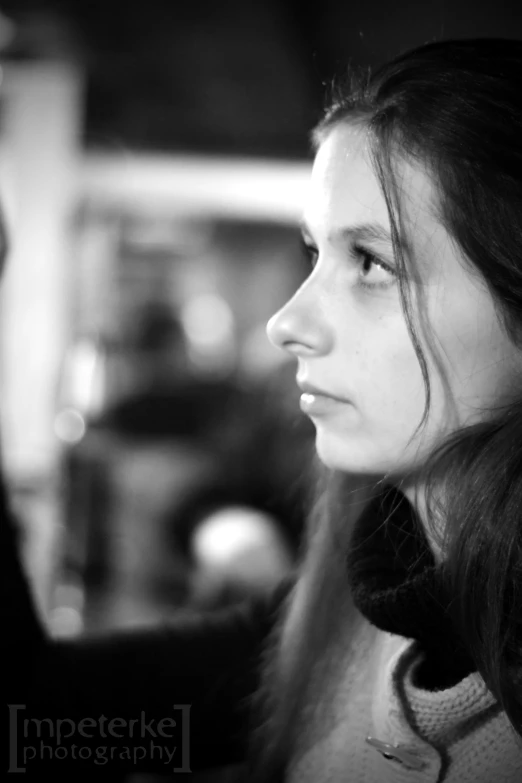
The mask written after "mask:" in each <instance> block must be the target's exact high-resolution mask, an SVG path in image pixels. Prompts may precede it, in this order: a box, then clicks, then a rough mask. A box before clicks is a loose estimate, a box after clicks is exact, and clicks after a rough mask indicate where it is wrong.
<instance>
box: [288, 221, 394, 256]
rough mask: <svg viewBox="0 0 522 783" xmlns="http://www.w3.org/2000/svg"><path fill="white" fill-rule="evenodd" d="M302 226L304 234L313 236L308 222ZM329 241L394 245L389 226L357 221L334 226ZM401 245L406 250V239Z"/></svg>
mask: <svg viewBox="0 0 522 783" xmlns="http://www.w3.org/2000/svg"><path fill="white" fill-rule="evenodd" d="M299 225H300V228H301V232H302V233H303V235H305V236H308V237H312V236H313V232H312V231H310V228H309V227H308V224H307V222H306V221H305V220H301V221H300V224H299ZM327 238H328V241H329V242H330V243H332V244H338V243H342V242H347V241H350V242H357V241H362V242H364V241H367V242H368V241H374V242H376V241H377V242H385V243H387V244H389V245H390V246H392V247H393V239H392V236H391V234H390V232H389V231H388V229H387V228H385V227H384V226H382V225H381V224H380V223H355V224H354V225H353V226H342V227H339V228H334V229H332V230H331V231H329V232H328V235H327ZM400 245H401V247H402V249H403V250H406V249H407V248H406V244H405V242H404V240H401V241H400Z"/></svg>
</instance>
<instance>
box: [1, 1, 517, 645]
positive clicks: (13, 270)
mask: <svg viewBox="0 0 522 783" xmlns="http://www.w3.org/2000/svg"><path fill="white" fill-rule="evenodd" d="M476 36H507V37H509V36H511V37H521V36H522V4H521V3H520V2H519V0H516V1H513V2H504V3H503V4H502V5H501V6H499V4H498V3H495V2H493V0H452V1H451V2H445V0H437V1H435V0H433V1H431V2H422V1H421V2H419V0H415V1H414V0H401V1H399V2H393V0H392V1H391V2H390V0H387V2H384V0H370V2H365V3H362V2H358V1H357V2H338V1H335V2H334V0H323V2H322V3H320V4H306V3H303V2H297V0H242V2H239V0H224V2H221V3H211V2H205V1H204V0H193V1H192V2H191V3H179V2H175V0H148V2H147V3H141V2H136V0H104V2H101V1H99V0H98V1H95V0H74V2H73V1H71V2H66V0H46V1H45V2H44V0H11V2H3V3H0V63H1V84H0V193H1V196H2V200H3V205H4V212H5V220H6V224H7V226H8V230H9V235H10V251H9V258H8V264H7V270H6V273H5V276H4V281H3V285H2V289H1V294H0V298H1V303H0V331H1V342H0V385H1V389H0V393H1V397H0V399H1V406H0V407H1V411H0V415H1V426H2V449H3V460H4V465H5V471H6V481H7V484H8V487H9V490H10V492H11V497H12V499H13V504H14V505H15V507H16V511H17V513H18V518H19V520H20V524H21V526H22V527H23V534H24V535H23V542H24V558H25V562H26V564H27V569H28V572H29V573H30V575H31V580H32V584H33V587H34V591H35V596H36V599H37V602H38V606H39V608H40V610H41V612H42V616H43V617H44V618H45V620H46V622H47V623H48V625H49V628H50V629H51V631H52V632H53V633H54V634H56V635H64V634H66V635H70V634H75V633H78V632H79V631H82V630H83V629H87V630H89V629H99V628H102V627H107V626H110V627H113V626H114V625H129V624H136V623H140V624H141V623H148V622H157V621H158V619H160V620H161V619H165V618H166V617H168V616H170V615H171V614H172V612H173V611H175V610H176V609H177V608H179V607H180V606H191V605H195V606H210V607H212V606H218V605H222V604H223V603H226V602H229V601H235V600H239V599H241V598H242V597H243V596H245V595H247V594H249V593H253V592H254V593H256V592H263V591H266V590H268V589H270V587H271V586H273V585H274V584H275V583H277V582H278V581H279V580H280V579H281V578H282V577H284V575H285V574H288V573H289V572H291V570H292V568H293V566H294V564H295V560H296V555H297V553H298V549H299V544H300V540H301V533H302V528H303V520H304V515H305V508H306V506H307V501H308V491H309V487H310V486H311V481H310V475H311V472H312V461H313V431H312V427H311V425H310V423H309V422H308V420H306V419H304V417H303V416H301V414H300V413H299V411H298V407H297V399H298V395H297V391H296V388H295V383H294V367H293V365H292V364H291V363H288V362H287V361H286V360H285V358H284V356H282V355H280V354H279V352H277V351H276V350H275V349H274V348H272V347H271V346H270V345H269V343H268V341H267V338H266V336H265V324H266V321H267V320H268V318H269V317H270V315H271V314H272V313H273V312H274V311H275V310H276V309H277V308H278V307H279V306H280V305H281V304H282V303H283V302H284V301H285V300H286V299H287V298H288V296H289V295H290V294H291V293H292V292H293V290H294V289H295V288H296V287H297V286H298V285H299V283H300V282H301V281H302V280H303V278H304V276H305V275H306V273H307V268H306V263H305V260H304V259H303V258H302V255H301V252H300V249H299V242H298V231H297V228H296V224H297V221H298V219H299V216H300V213H301V208H302V204H303V198H304V194H305V192H306V187H307V182H308V177H309V173H310V165H311V161H310V154H309V143H308V138H309V131H310V129H311V127H312V126H313V125H314V123H315V122H316V121H317V120H318V118H319V117H320V114H321V109H322V106H323V102H324V96H325V92H326V91H327V87H328V85H329V83H330V81H331V79H332V77H333V76H334V75H335V74H341V75H342V73H343V70H344V68H345V67H346V64H347V63H348V62H352V63H355V64H359V65H375V64H377V63H379V62H381V61H383V60H385V59H387V58H389V57H391V56H393V55H394V54H396V53H397V52H399V51H401V50H403V49H405V48H409V47H411V46H414V45H418V44H421V43H424V42H427V41H429V40H434V39H441V38H453V37H476Z"/></svg>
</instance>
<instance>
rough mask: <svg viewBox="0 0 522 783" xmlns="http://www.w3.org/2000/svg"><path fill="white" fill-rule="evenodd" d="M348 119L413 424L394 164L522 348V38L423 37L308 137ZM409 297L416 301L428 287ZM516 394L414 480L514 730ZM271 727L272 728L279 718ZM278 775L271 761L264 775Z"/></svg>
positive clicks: (408, 303)
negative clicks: (414, 182) (398, 332)
mask: <svg viewBox="0 0 522 783" xmlns="http://www.w3.org/2000/svg"><path fill="white" fill-rule="evenodd" d="M345 122H346V123H354V122H360V123H362V124H364V126H365V127H366V128H368V130H369V138H370V141H371V147H372V160H373V165H374V168H375V171H376V174H377V175H378V178H379V181H380V184H381V188H382V191H383V194H384V196H385V199H386V203H387V206H388V211H389V215H390V221H391V226H392V235H393V238H394V245H395V254H396V258H397V263H398V266H399V287H400V293H401V302H402V305H403V310H404V313H405V318H406V322H407V325H408V328H409V331H410V335H411V339H412V342H413V346H414V348H415V351H416V353H417V356H418V360H419V363H420V367H421V370H422V374H423V377H424V383H425V387H426V407H425V411H424V415H423V418H422V420H421V421H420V422H419V428H420V427H422V425H423V424H424V423H425V422H426V420H427V417H428V414H429V408H430V378H429V375H428V370H427V362H426V358H425V356H424V353H423V350H422V348H421V339H420V337H419V334H418V329H419V327H418V323H419V319H418V313H415V311H414V308H413V306H412V293H413V292H412V289H411V287H410V283H409V282H408V279H409V278H408V274H407V270H408V265H409V264H411V263H413V260H412V259H410V258H407V257H405V255H404V252H403V251H401V243H400V242H399V240H400V238H401V236H402V234H403V232H404V226H403V221H402V219H401V198H400V188H399V187H398V184H397V179H396V174H397V163H398V162H400V161H401V160H409V161H414V162H419V163H420V164H422V165H423V166H425V167H426V169H427V171H428V172H429V173H430V175H431V177H432V179H433V182H434V184H435V186H436V189H437V192H438V216H439V219H440V221H441V223H442V224H443V225H444V226H445V228H446V229H447V231H448V232H449V235H450V236H451V237H452V238H453V240H454V241H455V242H456V244H457V246H458V247H459V248H460V250H461V254H462V260H463V263H465V264H467V265H468V266H469V268H470V269H471V270H473V271H474V272H475V273H478V274H479V275H480V276H481V277H482V279H483V280H484V282H485V284H486V285H487V286H488V288H489V291H490V293H491V295H492V297H493V300H494V302H495V305H496V308H497V312H498V315H499V318H500V321H501V323H502V325H503V327H504V329H505V331H506V333H507V335H508V336H509V337H510V339H511V340H512V341H513V343H514V344H516V345H520V346H521V347H522V42H519V41H512V40H500V39H480V40H467V41H443V42H438V43H431V44H427V45H425V46H422V47H419V48H418V49H415V50H413V51H411V52H407V53H405V54H402V55H400V56H399V57H397V58H396V59H394V60H393V61H392V62H390V63H388V64H386V65H385V66H383V67H381V68H380V69H379V70H377V71H376V72H375V73H369V72H359V73H355V72H351V73H350V75H349V77H348V78H347V79H345V80H344V81H343V82H342V83H338V84H336V85H335V87H334V90H333V97H332V99H331V103H330V106H329V108H328V109H327V111H326V113H325V116H324V119H323V120H322V121H321V123H320V124H319V126H318V127H317V128H316V130H315V132H314V142H315V144H316V145H319V144H320V143H321V141H322V140H323V139H324V138H325V136H326V135H327V134H328V133H329V131H330V130H331V129H332V128H333V127H335V126H336V125H338V124H339V123H345ZM415 293H416V294H417V301H420V304H422V295H421V294H422V292H418V291H417V292H415ZM421 321H422V315H421ZM423 326H427V328H426V329H424V328H423ZM421 329H422V330H423V337H424V338H425V340H427V344H428V348H429V350H430V351H431V352H432V353H433V356H434V358H435V361H436V364H437V366H439V367H440V368H441V372H442V366H441V363H440V362H439V361H438V359H439V358H440V357H438V356H437V348H436V346H435V345H434V344H433V342H432V341H430V339H429V337H430V335H429V324H428V325H426V324H425V323H424V324H422V323H421ZM443 381H444V378H443ZM519 399H520V402H519V401H516V402H513V403H511V404H509V405H503V406H499V407H498V408H497V409H496V410H491V411H489V415H486V416H484V420H483V421H482V422H481V423H479V424H474V425H469V426H467V427H464V428H461V429H459V430H458V431H457V432H454V433H453V434H452V435H451V436H450V437H449V438H447V439H446V440H445V442H444V443H443V444H442V445H440V446H439V447H438V448H437V449H436V451H435V453H433V454H432V455H431V457H430V459H429V461H428V464H427V465H426V466H425V469H424V471H423V476H422V481H423V485H425V487H426V499H427V513H428V521H429V524H430V525H431V526H432V528H433V530H435V529H437V530H440V525H439V524H438V523H439V522H440V520H441V519H442V520H443V523H444V524H443V530H444V540H443V541H442V542H441V544H442V546H443V550H442V551H443V563H442V574H443V578H444V580H445V582H446V586H447V590H448V591H449V595H450V596H451V597H452V602H451V612H452V615H453V620H454V624H455V627H456V629H457V631H458V632H459V634H460V636H461V638H462V639H463V641H464V643H465V644H466V645H467V648H468V651H469V652H470V654H471V656H472V657H473V659H474V661H475V663H476V666H477V669H478V671H479V672H480V673H481V674H482V676H483V677H484V680H485V682H486V683H487V685H488V687H489V688H490V690H491V691H492V693H493V695H494V696H495V697H496V699H497V700H498V701H499V702H500V704H501V705H502V707H503V709H504V710H505V712H506V714H507V716H508V718H509V719H510V721H511V723H512V725H513V727H514V729H515V730H516V731H517V732H518V733H519V734H520V735H522V676H521V673H522V627H521V625H522V389H521V394H520V397H519ZM441 488H442V491H441ZM331 505H332V504H331V503H330V506H331ZM330 538H331V534H330ZM313 545H314V542H312V546H313ZM334 550H335V547H334V546H331V545H330V546H323V547H322V557H323V558H327V557H332V556H334V555H333V553H334ZM315 571H316V573H328V572H329V563H328V562H327V561H326V560H323V562H322V564H321V565H320V566H319V567H316V568H315ZM323 582H328V579H323ZM329 592H331V591H330V590H329V588H328V585H325V584H323V585H320V586H319V587H316V589H315V598H314V600H313V601H310V603H309V606H307V607H306V609H305V612H304V614H305V615H306V613H308V614H309V615H310V614H311V613H316V612H317V606H318V603H321V598H320V595H321V594H322V595H323V597H324V595H326V594H328V593H329ZM323 605H324V601H323ZM315 616H316V617H317V614H315ZM312 625H313V623H312V622H311V621H310V619H308V621H307V620H306V619H304V620H303V622H302V623H301V628H302V629H304V630H303V631H302V633H303V634H304V635H306V629H307V628H308V629H311V630H310V633H313V628H312ZM283 634H284V631H283ZM309 641H310V637H308V639H304V640H303V638H302V637H301V639H300V644H301V645H302V647H303V649H302V652H301V655H300V656H299V655H298V654H296V655H295V656H294V659H293V661H292V669H293V682H294V685H293V686H292V685H291V684H290V683H291V681H292V676H291V673H289V674H287V676H286V681H285V683H284V687H283V688H282V689H281V694H282V695H281V696H280V698H279V703H278V709H279V713H280V714H283V715H285V716H286V718H285V720H286V723H287V724H288V722H289V717H290V716H289V712H288V709H289V708H288V707H285V705H284V704H283V701H284V700H285V699H287V696H288V694H291V693H292V692H294V693H295V692H296V690H297V689H298V688H299V687H300V683H301V677H302V675H300V672H302V671H303V670H304V669H306V668H307V666H306V661H308V669H310V655H317V651H314V652H312V653H310V652H309V648H308V647H307V642H309ZM268 676H269V677H271V676H272V677H273V674H270V673H269V675H268ZM276 679H277V678H276ZM280 723H281V721H280ZM273 728H274V729H275V730H276V731H277V730H278V725H277V721H274V722H273ZM279 728H280V727H279ZM284 734H285V733H284V731H283V732H282V734H281V737H280V740H281V741H280V746H279V750H278V753H279V760H280V761H279V763H282V762H281V759H282V758H283V757H284V755H285V752H288V749H287V750H286V751H285V749H284V748H281V743H282V742H285V741H287V740H288V735H287V736H286V739H285V736H284ZM273 744H274V746H275V745H277V742H274V743H273ZM276 757H277V752H275V751H274V752H272V759H275V758H276ZM276 767H277V763H276V762H273V763H272V770H274V769H275V768H276ZM267 769H270V763H268V764H267Z"/></svg>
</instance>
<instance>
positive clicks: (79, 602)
mask: <svg viewBox="0 0 522 783" xmlns="http://www.w3.org/2000/svg"><path fill="white" fill-rule="evenodd" d="M83 599H84V596H83V591H82V590H81V589H80V588H79V587H77V586H76V585H67V584H66V585H59V586H58V587H57V589H56V595H55V602H56V606H55V608H54V609H52V610H51V612H50V613H49V627H50V631H51V634H52V635H53V636H54V637H59V636H64V637H67V636H76V635H77V634H79V633H81V632H82V630H83V603H84V600H83Z"/></svg>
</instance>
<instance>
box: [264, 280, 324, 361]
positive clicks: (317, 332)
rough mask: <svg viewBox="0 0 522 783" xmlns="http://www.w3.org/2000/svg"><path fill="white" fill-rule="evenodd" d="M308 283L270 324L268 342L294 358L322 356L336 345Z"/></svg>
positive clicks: (268, 325) (274, 316) (276, 314)
mask: <svg viewBox="0 0 522 783" xmlns="http://www.w3.org/2000/svg"><path fill="white" fill-rule="evenodd" d="M306 288H307V286H306V283H305V285H304V286H302V287H301V288H300V289H299V291H297V293H296V294H295V295H294V296H293V297H292V299H290V300H289V301H288V302H287V303H286V304H285V305H283V307H282V308H281V309H280V310H278V312H277V313H275V315H273V316H272V318H271V319H270V320H269V322H268V324H267V328H266V331H267V334H268V339H269V340H270V342H272V343H273V344H274V345H275V346H276V347H277V348H282V349H283V350H285V351H288V352H289V353H291V354H293V355H294V356H314V355H317V356H321V355H324V354H325V353H328V351H329V350H330V348H331V346H332V333H331V330H330V328H329V325H328V323H327V321H326V319H325V317H324V314H323V313H322V312H321V307H320V305H319V304H318V302H317V301H316V300H315V299H313V298H312V297H311V296H310V295H309V294H310V292H309V291H308V292H307V290H306Z"/></svg>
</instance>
